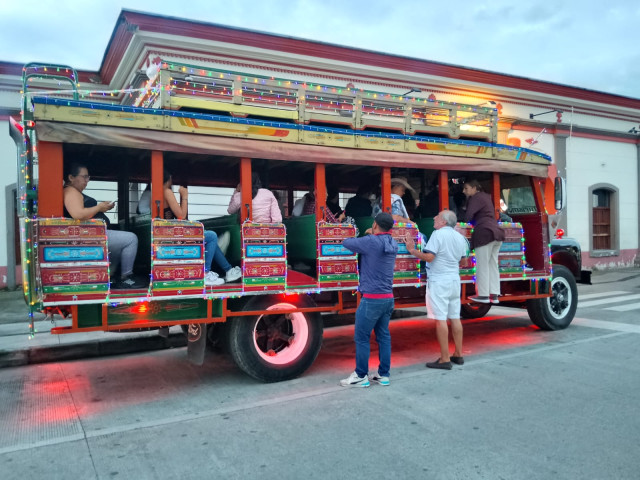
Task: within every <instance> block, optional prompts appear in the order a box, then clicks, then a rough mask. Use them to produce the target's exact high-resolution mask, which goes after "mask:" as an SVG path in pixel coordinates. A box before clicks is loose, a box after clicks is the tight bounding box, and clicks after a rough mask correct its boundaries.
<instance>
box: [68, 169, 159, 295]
mask: <svg viewBox="0 0 640 480" xmlns="http://www.w3.org/2000/svg"><path fill="white" fill-rule="evenodd" d="M89 179H90V177H89V170H88V169H87V167H86V166H84V165H82V164H79V163H72V164H71V165H69V166H68V168H67V171H66V173H65V176H64V190H63V195H64V216H65V217H67V218H73V219H76V220H89V219H91V218H99V219H101V220H104V222H105V223H106V224H107V248H108V249H109V262H110V263H109V268H110V270H111V274H112V275H113V274H115V272H116V271H117V270H118V267H120V277H119V279H118V280H117V281H116V280H114V279H111V288H112V289H114V290H118V289H127V288H144V287H147V286H148V285H149V284H148V283H144V282H139V281H136V280H135V278H134V277H133V264H134V262H135V260H136V252H137V251H138V237H137V236H136V234H135V233H132V232H125V231H121V230H110V229H109V227H110V226H111V222H110V221H109V218H108V217H107V216H106V215H105V214H104V212H107V211H109V210H111V209H112V208H113V207H114V206H115V202H100V203H98V202H97V201H96V200H95V199H94V198H92V197H90V196H88V195H85V194H84V193H82V192H83V190H84V189H85V188H87V184H88V183H89Z"/></svg>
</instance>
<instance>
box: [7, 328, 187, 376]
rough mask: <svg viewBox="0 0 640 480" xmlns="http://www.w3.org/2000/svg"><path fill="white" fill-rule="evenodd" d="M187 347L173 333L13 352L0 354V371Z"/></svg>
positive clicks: (176, 334)
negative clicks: (40, 364)
mask: <svg viewBox="0 0 640 480" xmlns="http://www.w3.org/2000/svg"><path fill="white" fill-rule="evenodd" d="M186 345H187V337H186V335H184V334H183V333H172V334H170V335H169V336H168V337H167V338H163V337H161V336H159V335H158V336H149V337H137V338H121V339H112V340H92V341H88V342H79V343H70V344H67V345H52V346H47V347H30V348H23V349H20V350H14V351H0V368H7V367H20V366H24V365H32V364H37V363H49V362H62V361H66V360H78V359H81V358H96V357H106V356H110V355H122V354H127V353H138V352H150V351H154V350H167V349H169V348H180V347H185V346H186Z"/></svg>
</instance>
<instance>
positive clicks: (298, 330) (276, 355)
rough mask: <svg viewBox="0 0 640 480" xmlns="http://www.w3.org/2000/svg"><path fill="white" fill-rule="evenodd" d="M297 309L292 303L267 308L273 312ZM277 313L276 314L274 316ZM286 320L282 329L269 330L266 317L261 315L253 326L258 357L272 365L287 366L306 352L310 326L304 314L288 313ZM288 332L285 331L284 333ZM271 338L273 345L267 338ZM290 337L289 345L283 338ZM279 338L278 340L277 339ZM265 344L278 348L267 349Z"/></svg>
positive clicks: (254, 344)
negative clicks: (265, 320)
mask: <svg viewBox="0 0 640 480" xmlns="http://www.w3.org/2000/svg"><path fill="white" fill-rule="evenodd" d="M293 308H297V307H296V306H295V305H291V304H290V303H276V304H274V305H271V306H270V307H269V308H267V310H268V311H272V310H284V309H286V310H290V309H293ZM275 313H277V312H274V314H275ZM285 315H286V320H284V321H283V322H284V324H283V325H282V326H281V327H282V328H276V327H273V328H267V327H266V326H265V324H264V323H265V322H263V320H264V317H265V315H260V316H259V317H258V319H257V320H256V322H255V324H254V326H253V346H254V347H255V351H256V352H257V353H258V356H259V357H260V358H261V359H262V360H264V361H265V362H267V363H270V364H271V365H285V364H287V363H290V362H292V361H294V360H296V359H297V358H298V357H299V356H300V355H301V354H302V352H303V351H304V349H305V346H306V345H307V341H308V339H309V325H308V323H307V321H306V319H305V316H304V313H301V312H295V313H287V314H285ZM283 329H284V330H286V332H285V331H283ZM265 336H266V337H269V338H271V343H273V344H274V345H271V344H269V340H268V339H266V338H265ZM287 336H288V337H289V343H288V345H287V344H286V343H283V342H286V341H285V340H284V339H283V338H282V337H287ZM276 337H277V338H276ZM265 342H266V343H267V345H269V346H276V348H267V345H265Z"/></svg>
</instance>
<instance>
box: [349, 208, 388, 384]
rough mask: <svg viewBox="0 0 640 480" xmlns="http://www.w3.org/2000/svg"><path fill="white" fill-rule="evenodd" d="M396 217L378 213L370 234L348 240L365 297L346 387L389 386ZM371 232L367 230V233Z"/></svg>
mask: <svg viewBox="0 0 640 480" xmlns="http://www.w3.org/2000/svg"><path fill="white" fill-rule="evenodd" d="M392 227H393V217H392V216H391V215H390V214H388V213H379V214H378V215H377V216H376V218H375V220H374V221H373V226H372V227H371V233H372V234H373V235H366V236H364V237H360V238H347V239H345V240H344V241H343V242H342V245H344V247H345V248H348V249H349V250H351V251H352V252H355V253H359V254H360V288H359V290H360V293H361V294H362V298H361V300H360V305H359V306H358V310H357V311H356V324H355V332H354V340H355V343H356V370H355V371H354V372H353V373H352V374H351V375H349V377H347V378H345V379H344V380H340V385H342V386H343V387H368V386H369V385H370V383H369V380H371V381H374V382H377V383H379V384H380V385H385V386H386V385H389V370H390V368H391V334H390V333H389V320H390V319H391V314H392V313H393V306H394V303H393V270H394V267H395V262H396V255H397V253H398V244H397V243H396V241H395V240H394V239H393V237H392V236H391V228H392ZM367 232H368V231H367ZM371 330H373V331H374V332H375V333H376V342H378V358H379V360H380V364H379V366H378V371H377V372H376V373H375V374H372V375H370V376H369V375H368V372H369V353H370V340H371Z"/></svg>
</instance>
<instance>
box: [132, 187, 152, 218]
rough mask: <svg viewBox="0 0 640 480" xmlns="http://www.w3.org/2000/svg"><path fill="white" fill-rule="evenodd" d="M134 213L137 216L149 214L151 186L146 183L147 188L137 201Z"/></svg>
mask: <svg viewBox="0 0 640 480" xmlns="http://www.w3.org/2000/svg"><path fill="white" fill-rule="evenodd" d="M136 213H137V214H138V215H145V214H149V213H151V184H150V183H147V187H146V188H145V189H144V192H142V195H140V200H138V206H137V207H136Z"/></svg>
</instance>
